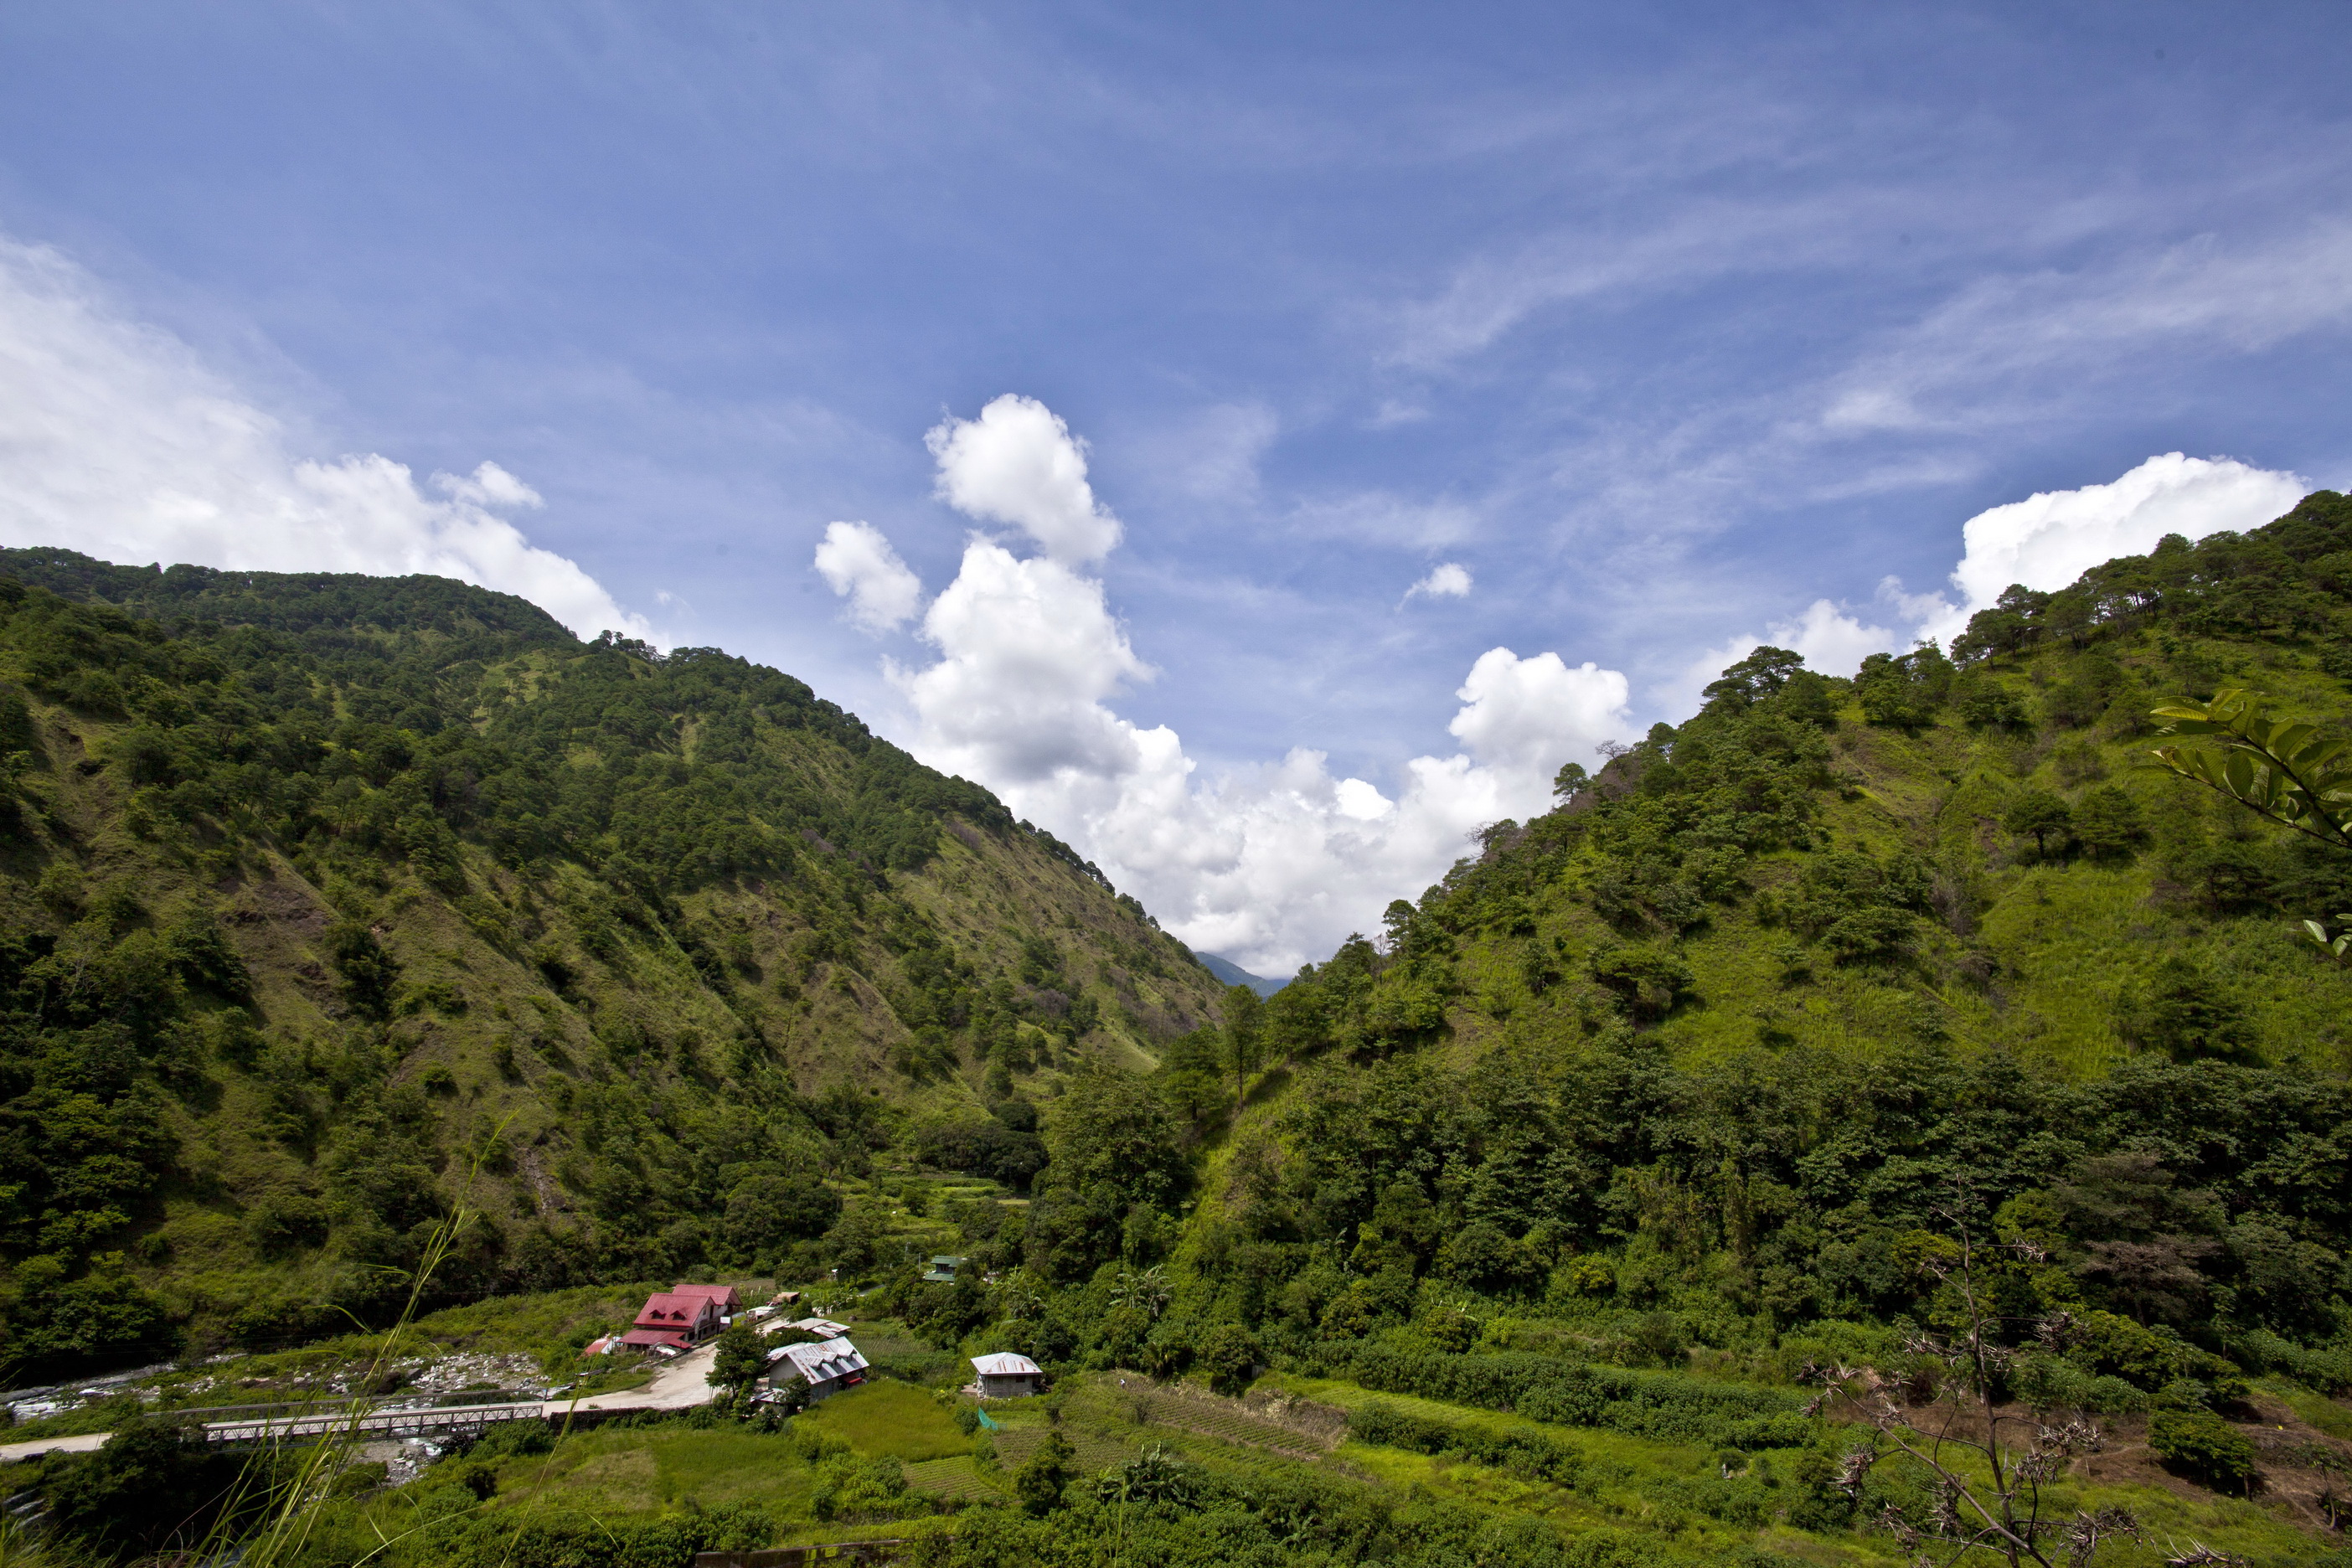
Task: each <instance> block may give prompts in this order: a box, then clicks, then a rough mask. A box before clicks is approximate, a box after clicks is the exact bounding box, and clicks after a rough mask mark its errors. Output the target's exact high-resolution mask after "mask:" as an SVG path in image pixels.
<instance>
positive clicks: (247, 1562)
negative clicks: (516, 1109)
mask: <svg viewBox="0 0 2352 1568" xmlns="http://www.w3.org/2000/svg"><path fill="white" fill-rule="evenodd" d="M511 1120H512V1118H511V1117H509V1118H508V1121H511ZM506 1125H507V1124H506V1122H505V1121H501V1122H499V1125H498V1127H497V1128H496V1129H494V1130H493V1131H491V1132H490V1134H489V1135H488V1137H487V1138H485V1139H484V1140H483V1142H482V1145H481V1147H480V1149H479V1150H478V1151H477V1152H476V1153H475V1155H474V1158H473V1161H472V1163H470V1164H469V1165H468V1166H467V1173H466V1182H465V1184H464V1186H463V1187H461V1188H460V1189H459V1192H458V1198H457V1203H456V1204H455V1205H451V1207H450V1210H449V1212H448V1213H447V1214H446V1215H444V1216H443V1217H442V1219H441V1221H440V1223H439V1224H437V1225H436V1226H434V1227H433V1231H432V1234H431V1236H430V1237H429V1238H428V1239H427V1240H426V1242H425V1251H424V1254H423V1256H422V1257H421V1258H419V1259H418V1261H417V1266H416V1268H415V1270H414V1271H413V1272H412V1273H411V1275H410V1277H409V1281H408V1297H407V1300H405V1301H404V1302H403V1303H402V1305H401V1310H400V1313H399V1315H398V1316H397V1317H396V1318H395V1319H394V1321H393V1323H392V1326H391V1327H390V1328H389V1329H387V1330H385V1331H384V1332H383V1337H382V1338H381V1339H379V1340H377V1341H376V1342H375V1346H374V1349H373V1352H372V1353H371V1354H370V1356H369V1358H368V1362H367V1365H366V1368H365V1370H364V1371H363V1372H362V1373H361V1375H360V1378H359V1380H358V1383H357V1385H356V1386H357V1388H358V1390H359V1394H358V1396H357V1397H355V1398H353V1399H352V1403H351V1405H350V1407H349V1409H348V1410H347V1412H346V1414H345V1417H344V1420H343V1422H342V1424H341V1426H339V1427H338V1428H337V1429H336V1430H335V1431H333V1432H332V1433H331V1434H329V1435H328V1436H324V1437H321V1438H320V1439H319V1440H318V1441H317V1442H315V1443H311V1444H310V1445H308V1446H306V1447H300V1448H296V1449H293V1450H291V1451H290V1452H289V1451H288V1450H287V1449H286V1448H285V1447H284V1445H282V1444H275V1443H274V1444H272V1445H271V1446H270V1447H268V1448H265V1449H263V1450H262V1451H261V1452H260V1453H258V1454H257V1455H256V1456H255V1457H254V1458H253V1460H252V1461H251V1462H249V1463H248V1464H247V1466H246V1467H245V1469H244V1471H243V1472H242V1473H241V1475H240V1477H239V1480H238V1484H237V1489H236V1492H235V1493H234V1494H233V1495H232V1496H231V1497H230V1499H229V1500H228V1506H226V1508H224V1509H223V1510H221V1512H220V1515H219V1518H218V1520H217V1521H216V1522H215V1524H214V1525H213V1527H212V1531H211V1532H210V1535H209V1537H208V1539H207V1540H206V1541H205V1543H204V1544H203V1546H201V1547H200V1548H198V1550H197V1552H196V1555H197V1557H198V1559H199V1560H205V1559H218V1558H220V1557H222V1556H223V1555H224V1554H225V1553H227V1552H231V1551H232V1550H234V1549H236V1547H237V1546H239V1545H240V1544H241V1545H242V1547H243V1551H242V1553H241V1555H239V1556H238V1557H237V1559H236V1561H237V1563H238V1564H239V1568H290V1565H291V1564H293V1563H296V1562H297V1561H299V1558H300V1557H301V1554H302V1552H303V1550H304V1548H306V1547H307V1546H309V1545H310V1541H311V1539H312V1537H313V1536H314V1534H315V1533H316V1532H317V1530H318V1527H319V1523H320V1520H321V1518H322V1517H323V1516H324V1514H325V1512H326V1509H327V1505H328V1503H329V1502H330V1501H331V1500H332V1498H333V1495H334V1482H335V1479H336V1478H337V1477H338V1476H340V1475H341V1474H342V1472H343V1470H344V1468H345V1467H347V1466H348V1465H349V1464H350V1463H351V1461H352V1455H353V1453H354V1452H356V1451H357V1449H358V1448H359V1447H360V1444H361V1441H362V1434H361V1427H362V1423H364V1421H365V1420H366V1418H367V1416H368V1415H370V1414H371V1413H372V1412H373V1410H375V1408H376V1407H377V1402H376V1400H374V1399H373V1398H372V1397H371V1394H372V1392H373V1390H375V1389H376V1388H378V1387H381V1386H382V1385H383V1383H384V1380H385V1377H386V1375H387V1374H388V1373H390V1372H391V1371H392V1369H393V1368H394V1366H395V1365H397V1364H398V1363H399V1360H400V1357H401V1354H402V1352H404V1349H405V1348H406V1346H407V1344H408V1342H409V1340H410V1338H411V1336H412V1331H413V1327H414V1325H415V1321H416V1320H417V1318H418V1316H419V1315H420V1314H419V1309H420V1308H421V1307H422V1305H423V1303H424V1300H425V1289H426V1288H427V1287H428V1286H429V1285H430V1284H431V1283H432V1281H433V1277H434V1275H435V1273H436V1272H437V1271H438V1270H439V1268H441V1266H442V1265H443V1264H444V1263H446V1262H447V1261H448V1258H449V1254H450V1253H451V1252H452V1251H453V1250H454V1249H455V1248H456V1247H457V1243H458V1241H459V1240H460V1239H461V1238H462V1237H464V1236H465V1234H466V1232H467V1229H468V1228H470V1227H471V1226H473V1224H474V1223H475V1221H476V1220H478V1218H479V1217H480V1211H479V1210H477V1209H475V1208H473V1207H471V1206H469V1203H468V1200H469V1199H470V1198H471V1196H472V1194H473V1191H474V1184H475V1183H476V1182H477V1180H478V1179H479V1177H480V1175H481V1171H482V1163H483V1159H484V1156H485V1155H486V1154H487V1153H488V1152H489V1151H490V1150H491V1149H492V1148H494V1147H496V1146H497V1143H498V1141H499V1137H500V1135H501V1134H503V1133H504V1132H505V1131H506ZM289 1459H291V1461H292V1465H291V1469H290V1471H289V1470H288V1468H286V1465H285V1463H284V1461H286V1460H289ZM255 1514H259V1515H261V1516H262V1521H263V1522H262V1524H261V1527H260V1528H259V1529H258V1530H257V1531H255V1532H254V1533H253V1534H252V1535H251V1536H249V1537H247V1539H246V1540H244V1541H243V1542H238V1541H236V1539H235V1538H236V1536H237V1535H238V1534H239V1532H240V1521H244V1520H247V1519H250V1518H251V1517H253V1516H254V1515H255ZM411 1533H413V1531H402V1532H400V1533H398V1534H393V1535H385V1534H383V1532H382V1530H381V1527H378V1541H377V1545H376V1548H375V1550H374V1551H373V1552H369V1553H368V1554H367V1556H366V1557H363V1558H362V1559H361V1561H362V1562H365V1561H368V1560H370V1559H373V1558H374V1557H376V1556H380V1555H382V1554H383V1552H387V1551H389V1550H391V1549H392V1548H393V1547H394V1546H396V1545H398V1544H399V1543H400V1542H401V1541H403V1540H404V1539H405V1538H406V1537H407V1536H408V1535H409V1534H411Z"/></svg>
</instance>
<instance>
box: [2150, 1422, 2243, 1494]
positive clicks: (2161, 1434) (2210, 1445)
mask: <svg viewBox="0 0 2352 1568" xmlns="http://www.w3.org/2000/svg"><path fill="white" fill-rule="evenodd" d="M2147 1446H2148V1447H2150V1448H2153V1449H2154V1450H2156V1454H2157V1457H2158V1458H2160V1459H2163V1460H2164V1461H2165V1462H2166V1463H2168V1464H2169V1465H2171V1466H2172V1467H2173V1468H2176V1469H2179V1470H2184V1471H2186V1472H2188V1473H2189V1474H2190V1475H2193V1476H2196V1477H2198V1478H2200V1479H2202V1480H2204V1481H2207V1482H2208V1483H2210V1484H2211V1485H2213V1486H2216V1487H2219V1486H2222V1485H2224V1484H2228V1485H2231V1486H2234V1487H2235V1488H2236V1489H2239V1490H2241V1491H2243V1490H2246V1489H2247V1487H2248V1483H2249V1482H2251V1481H2252V1479H2253V1477H2254V1472H2255V1464H2254V1446H2253V1444H2252V1443H2251V1442H2249V1441H2248V1440H2247V1438H2246V1435H2245V1434H2244V1433H2242V1432H2241V1431H2239V1430H2238V1429H2237V1428H2236V1427H2234V1426H2231V1425H2230V1424H2229V1423H2228V1422H2227V1421H2224V1420H2222V1419H2221V1417H2220V1416H2219V1415H2214V1414H2212V1413H2211V1412H2210V1411H2206V1410H2159V1411H2158V1412H2157V1413H2156V1414H2155V1415H2152V1416H2150V1417H2148V1423H2147Z"/></svg>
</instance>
